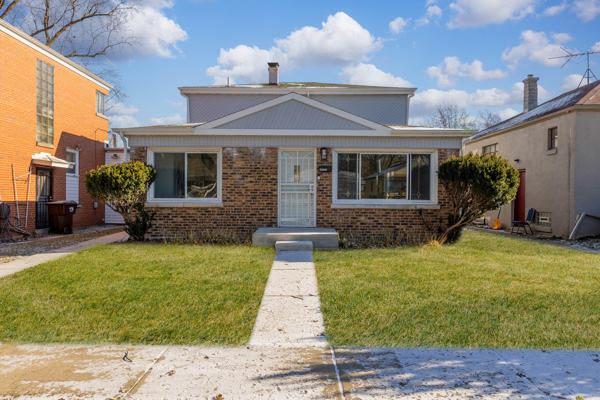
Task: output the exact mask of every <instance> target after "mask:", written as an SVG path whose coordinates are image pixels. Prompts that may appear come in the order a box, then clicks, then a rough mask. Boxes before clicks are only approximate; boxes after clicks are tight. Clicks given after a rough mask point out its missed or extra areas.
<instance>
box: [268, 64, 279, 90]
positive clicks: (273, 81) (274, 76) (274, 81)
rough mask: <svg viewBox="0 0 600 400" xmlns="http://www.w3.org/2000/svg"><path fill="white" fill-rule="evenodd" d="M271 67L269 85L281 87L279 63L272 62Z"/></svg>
mask: <svg viewBox="0 0 600 400" xmlns="http://www.w3.org/2000/svg"><path fill="white" fill-rule="evenodd" d="M267 64H268V65H269V85H279V63H278V62H270V63H267Z"/></svg>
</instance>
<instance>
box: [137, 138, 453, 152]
mask: <svg viewBox="0 0 600 400" xmlns="http://www.w3.org/2000/svg"><path fill="white" fill-rule="evenodd" d="M129 144H130V146H132V147H151V146H155V147H306V148H313V147H338V148H366V149H368V148H374V149H375V148H389V149H394V148H396V149H413V148H414V149H460V148H461V146H462V141H461V139H460V138H452V137H451V138H414V137H413V138H411V137H365V136H356V137H354V136H212V135H211V136H203V135H194V136H130V137H129Z"/></svg>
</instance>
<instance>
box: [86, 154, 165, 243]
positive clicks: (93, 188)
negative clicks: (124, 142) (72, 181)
mask: <svg viewBox="0 0 600 400" xmlns="http://www.w3.org/2000/svg"><path fill="white" fill-rule="evenodd" d="M155 177H156V171H155V170H154V168H153V167H152V166H150V165H147V164H144V163H143V162H140V161H132V162H127V163H123V164H112V165H102V166H101V167H99V168H96V169H93V170H90V171H88V173H87V174H86V176H85V184H86V186H87V190H88V192H89V193H90V194H91V195H92V196H93V197H96V198H98V199H100V200H102V201H104V202H105V203H106V205H108V206H109V207H110V208H111V209H113V210H114V211H115V212H118V213H119V214H121V216H122V217H123V220H124V221H125V225H126V228H125V230H126V231H127V233H128V234H129V236H131V238H132V239H133V240H138V241H141V240H144V235H145V234H146V232H147V231H148V229H150V227H151V225H152V218H153V217H154V214H153V213H150V212H148V211H146V209H145V207H144V203H145V202H146V194H147V193H148V188H149V187H150V184H152V182H153V181H154V178H155Z"/></svg>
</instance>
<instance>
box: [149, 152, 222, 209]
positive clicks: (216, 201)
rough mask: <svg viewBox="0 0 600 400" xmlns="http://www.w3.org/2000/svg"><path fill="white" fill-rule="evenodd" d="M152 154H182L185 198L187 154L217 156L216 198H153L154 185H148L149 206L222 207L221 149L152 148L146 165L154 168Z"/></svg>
mask: <svg viewBox="0 0 600 400" xmlns="http://www.w3.org/2000/svg"><path fill="white" fill-rule="evenodd" d="M154 153H178V154H180V153H183V154H185V156H184V161H185V166H184V170H185V177H184V181H185V182H186V191H185V195H186V196H187V166H188V165H187V164H188V161H187V155H188V154H206V153H212V154H216V155H217V197H216V198H214V197H213V198H197V197H189V198H188V197H185V198H171V199H169V198H155V197H154V183H153V184H152V185H150V189H149V190H148V196H147V202H148V203H150V204H149V205H153V204H156V205H165V206H173V207H177V206H186V205H197V206H203V205H206V206H211V205H212V206H220V205H222V190H223V179H222V176H223V161H222V160H223V152H222V149H221V148H196V147H181V148H175V147H153V148H150V149H148V151H147V160H148V164H150V165H152V166H154Z"/></svg>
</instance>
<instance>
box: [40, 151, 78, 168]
mask: <svg viewBox="0 0 600 400" xmlns="http://www.w3.org/2000/svg"><path fill="white" fill-rule="evenodd" d="M31 163H32V164H33V165H35V166H38V167H51V168H65V169H66V168H69V162H68V161H66V160H63V159H62V158H58V157H54V156H53V155H52V154H49V153H36V154H34V155H32V156H31Z"/></svg>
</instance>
